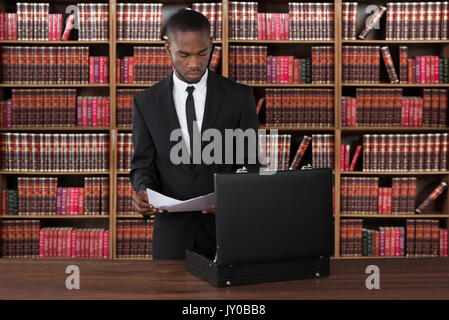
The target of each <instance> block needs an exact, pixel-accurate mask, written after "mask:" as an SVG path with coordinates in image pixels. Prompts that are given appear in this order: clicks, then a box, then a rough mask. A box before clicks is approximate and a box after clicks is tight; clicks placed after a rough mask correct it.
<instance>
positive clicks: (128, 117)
mask: <svg viewBox="0 0 449 320" xmlns="http://www.w3.org/2000/svg"><path fill="white" fill-rule="evenodd" d="M140 91H142V90H141V89H117V91H116V109H115V110H116V122H117V127H130V126H132V107H133V97H134V95H135V94H137V93H138V92H140Z"/></svg>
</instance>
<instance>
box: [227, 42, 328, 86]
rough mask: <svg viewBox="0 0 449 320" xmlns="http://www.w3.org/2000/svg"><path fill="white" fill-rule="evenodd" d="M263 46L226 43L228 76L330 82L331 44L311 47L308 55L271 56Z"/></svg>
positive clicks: (245, 79) (246, 79)
mask: <svg viewBox="0 0 449 320" xmlns="http://www.w3.org/2000/svg"><path fill="white" fill-rule="evenodd" d="M267 51H268V49H267V47H266V46H230V47H229V77H230V78H231V79H234V80H236V81H242V82H252V83H321V84H325V83H333V82H334V68H335V62H334V48H333V47H330V46H313V47H311V58H306V59H300V58H295V57H294V56H272V55H268V54H267Z"/></svg>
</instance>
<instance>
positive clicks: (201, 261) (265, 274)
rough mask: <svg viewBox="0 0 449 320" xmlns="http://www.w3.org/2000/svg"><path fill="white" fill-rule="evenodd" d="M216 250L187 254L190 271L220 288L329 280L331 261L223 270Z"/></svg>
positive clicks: (261, 264)
mask: <svg viewBox="0 0 449 320" xmlns="http://www.w3.org/2000/svg"><path fill="white" fill-rule="evenodd" d="M214 258H215V250H214V249H212V248H211V249H193V250H188V249H187V250H186V269H187V271H189V272H190V273H192V274H194V275H196V276H197V277H199V278H201V279H203V280H205V281H207V282H209V283H211V284H213V285H215V286H217V287H222V286H233V285H243V284H251V283H258V282H271V281H282V280H295V279H306V278H316V277H327V276H329V271H330V258H329V257H317V258H308V259H305V258H302V259H289V260H281V261H268V262H258V263H250V264H242V265H229V266H219V265H217V264H216V263H215V262H214Z"/></svg>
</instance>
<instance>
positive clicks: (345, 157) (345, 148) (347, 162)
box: [340, 143, 362, 171]
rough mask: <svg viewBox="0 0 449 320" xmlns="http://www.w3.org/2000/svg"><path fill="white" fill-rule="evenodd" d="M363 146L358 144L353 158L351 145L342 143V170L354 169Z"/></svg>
mask: <svg viewBox="0 0 449 320" xmlns="http://www.w3.org/2000/svg"><path fill="white" fill-rule="evenodd" d="M361 150H362V146H361V145H358V146H357V147H356V150H355V152H354V155H353V157H352V160H351V145H350V144H344V143H342V144H340V171H354V169H355V166H356V164H357V160H358V159H359V156H360V151H361Z"/></svg>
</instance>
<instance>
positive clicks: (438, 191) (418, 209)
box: [415, 181, 447, 213]
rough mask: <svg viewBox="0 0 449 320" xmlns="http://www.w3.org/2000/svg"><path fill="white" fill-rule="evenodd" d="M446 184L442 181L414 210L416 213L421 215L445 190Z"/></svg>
mask: <svg viewBox="0 0 449 320" xmlns="http://www.w3.org/2000/svg"><path fill="white" fill-rule="evenodd" d="M446 189H447V183H446V182H444V181H442V182H440V184H439V185H438V186H437V187H435V189H434V190H433V191H432V192H431V193H430V194H429V195H428V196H427V198H425V199H424V200H423V201H422V202H421V203H420V204H419V205H418V206H417V207H416V209H415V211H416V213H423V211H424V209H426V208H427V207H428V206H429V205H430V204H432V203H433V202H434V201H435V200H436V199H437V198H438V197H439V196H440V195H441V194H442V193H443V192H444V191H445V190H446Z"/></svg>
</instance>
